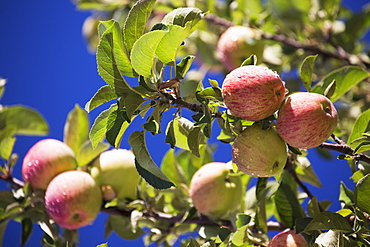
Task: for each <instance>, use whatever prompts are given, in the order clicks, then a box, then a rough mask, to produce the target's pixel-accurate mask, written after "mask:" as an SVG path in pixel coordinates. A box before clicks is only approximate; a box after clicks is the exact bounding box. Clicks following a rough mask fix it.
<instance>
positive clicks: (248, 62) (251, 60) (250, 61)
mask: <svg viewBox="0 0 370 247" xmlns="http://www.w3.org/2000/svg"><path fill="white" fill-rule="evenodd" d="M256 64H257V56H256V55H251V56H250V57H248V58H247V59H245V60H244V61H243V62H242V64H241V65H240V67H243V66H248V65H256Z"/></svg>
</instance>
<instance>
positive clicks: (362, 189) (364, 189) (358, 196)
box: [354, 174, 370, 214]
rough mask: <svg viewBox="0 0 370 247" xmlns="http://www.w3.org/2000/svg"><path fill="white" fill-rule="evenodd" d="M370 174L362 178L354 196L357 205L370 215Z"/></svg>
mask: <svg viewBox="0 0 370 247" xmlns="http://www.w3.org/2000/svg"><path fill="white" fill-rule="evenodd" d="M369 190H370V174H367V175H366V176H364V177H363V178H361V179H360V180H359V181H358V182H357V184H356V187H355V191H354V196H355V203H356V205H357V206H358V207H359V208H360V209H361V210H363V211H365V212H366V213H368V214H369V213H370V197H369Z"/></svg>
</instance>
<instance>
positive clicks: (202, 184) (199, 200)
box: [189, 162, 243, 218]
mask: <svg viewBox="0 0 370 247" xmlns="http://www.w3.org/2000/svg"><path fill="white" fill-rule="evenodd" d="M189 196H190V198H191V199H192V201H193V204H194V207H195V208H196V209H197V210H198V211H199V212H200V213H202V214H204V215H206V216H211V217H216V218H222V217H225V216H226V215H227V213H228V212H231V211H234V210H236V209H237V208H238V207H239V204H240V201H241V199H242V196H243V186H242V182H241V178H240V176H238V175H236V174H233V175H230V167H229V165H228V164H227V163H223V162H211V163H207V164H205V165H203V166H201V167H200V168H199V169H198V170H197V171H196V172H195V173H194V175H193V177H192V179H191V181H190V186H189Z"/></svg>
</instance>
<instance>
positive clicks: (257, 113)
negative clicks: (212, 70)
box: [222, 65, 286, 121]
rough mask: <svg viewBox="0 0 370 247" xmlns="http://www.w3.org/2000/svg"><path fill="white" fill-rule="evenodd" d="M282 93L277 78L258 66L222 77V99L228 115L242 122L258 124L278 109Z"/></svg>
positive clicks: (281, 87)
mask: <svg viewBox="0 0 370 247" xmlns="http://www.w3.org/2000/svg"><path fill="white" fill-rule="evenodd" d="M285 94H286V88H285V82H283V81H282V80H281V79H280V77H279V75H278V74H277V73H276V72H274V71H272V70H270V69H268V68H266V67H262V66H255V65H248V66H243V67H239V68H237V69H235V70H233V71H231V72H230V73H229V74H227V75H226V77H225V80H224V82H223V85H222V96H223V99H224V103H225V105H226V106H227V107H228V108H229V110H230V112H231V114H233V115H235V116H237V117H240V118H242V119H244V120H249V121H259V120H262V119H264V118H266V117H268V116H270V115H272V114H273V113H274V112H276V111H277V110H278V109H279V107H280V106H281V104H282V102H283V100H284V97H285Z"/></svg>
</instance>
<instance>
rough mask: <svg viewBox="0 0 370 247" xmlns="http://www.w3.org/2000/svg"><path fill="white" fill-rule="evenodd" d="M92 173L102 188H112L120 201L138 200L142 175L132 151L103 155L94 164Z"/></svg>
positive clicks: (109, 152)
mask: <svg viewBox="0 0 370 247" xmlns="http://www.w3.org/2000/svg"><path fill="white" fill-rule="evenodd" d="M90 173H91V175H92V177H93V178H94V179H95V180H96V181H97V183H98V184H99V185H100V186H105V187H106V186H110V187H111V188H112V189H113V191H114V194H115V195H116V197H117V198H118V199H131V200H135V199H137V192H136V188H137V185H138V184H139V180H140V175H139V173H138V172H137V170H136V167H135V156H134V154H133V153H132V151H130V150H127V149H112V150H108V151H105V152H103V153H101V154H100V156H99V157H98V158H97V159H96V160H95V161H94V162H93V164H92V167H91V172H90ZM106 188H107V187H106ZM108 188H109V187H108ZM110 192H111V191H110ZM106 199H109V198H106ZM110 199H111V198H110Z"/></svg>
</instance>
